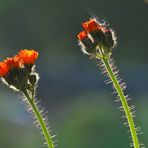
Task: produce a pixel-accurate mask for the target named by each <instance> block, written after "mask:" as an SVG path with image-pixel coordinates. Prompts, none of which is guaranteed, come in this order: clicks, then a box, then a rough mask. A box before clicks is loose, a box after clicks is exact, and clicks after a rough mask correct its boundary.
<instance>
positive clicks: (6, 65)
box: [0, 49, 54, 148]
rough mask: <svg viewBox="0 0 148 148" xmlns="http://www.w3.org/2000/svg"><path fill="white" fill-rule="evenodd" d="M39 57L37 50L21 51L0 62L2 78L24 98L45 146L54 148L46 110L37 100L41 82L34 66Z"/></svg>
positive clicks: (0, 75) (0, 76)
mask: <svg viewBox="0 0 148 148" xmlns="http://www.w3.org/2000/svg"><path fill="white" fill-rule="evenodd" d="M37 57H38V52H37V51H35V50H28V49H24V50H20V51H19V53H18V54H17V55H15V56H13V57H10V58H7V59H6V60H4V61H2V62H0V78H1V79H2V81H3V82H4V83H5V84H6V85H7V86H9V87H10V88H12V89H13V90H15V91H17V92H20V93H21V94H22V95H23V96H24V97H23V101H24V102H25V105H26V108H27V111H29V112H31V114H32V116H33V119H35V121H34V123H35V125H36V127H37V128H39V129H40V130H41V133H42V134H43V135H44V138H45V144H46V145H47V146H48V148H54V144H53V141H52V138H53V136H51V134H50V133H49V126H48V120H47V117H46V114H45V113H44V108H39V106H38V103H39V100H38V99H36V98H35V90H36V87H37V84H38V80H39V76H38V74H37V72H36V70H35V65H34V63H35V61H36V59H37Z"/></svg>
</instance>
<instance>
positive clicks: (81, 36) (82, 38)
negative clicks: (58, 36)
mask: <svg viewBox="0 0 148 148" xmlns="http://www.w3.org/2000/svg"><path fill="white" fill-rule="evenodd" d="M87 38H88V35H87V33H86V32H85V31H81V32H80V33H79V34H78V39H79V40H80V41H81V40H84V39H87Z"/></svg>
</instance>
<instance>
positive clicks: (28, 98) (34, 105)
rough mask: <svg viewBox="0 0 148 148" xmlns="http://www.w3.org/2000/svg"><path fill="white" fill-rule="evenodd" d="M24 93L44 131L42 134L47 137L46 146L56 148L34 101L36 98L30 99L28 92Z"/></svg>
mask: <svg viewBox="0 0 148 148" xmlns="http://www.w3.org/2000/svg"><path fill="white" fill-rule="evenodd" d="M23 93H24V95H25V96H26V98H27V102H28V104H29V105H30V107H31V109H32V111H33V113H34V115H35V117H36V119H37V121H38V123H39V125H40V127H41V130H42V132H43V134H44V137H45V140H46V144H47V146H48V148H54V144H53V142H52V136H51V135H50V134H49V131H48V128H47V126H46V123H45V120H44V119H43V117H42V115H41V113H40V111H39V109H38V107H37V105H36V103H35V101H34V100H35V98H34V97H33V98H32V97H30V96H29V94H28V92H26V91H23ZM32 96H34V95H32Z"/></svg>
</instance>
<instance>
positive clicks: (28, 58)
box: [18, 49, 38, 64]
mask: <svg viewBox="0 0 148 148" xmlns="http://www.w3.org/2000/svg"><path fill="white" fill-rule="evenodd" d="M18 56H19V57H20V58H21V59H22V61H23V63H24V64H34V62H35V60H36V59H37V57H38V52H36V51H34V50H28V49H24V50H20V52H19V53H18Z"/></svg>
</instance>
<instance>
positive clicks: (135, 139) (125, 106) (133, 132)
mask: <svg viewBox="0 0 148 148" xmlns="http://www.w3.org/2000/svg"><path fill="white" fill-rule="evenodd" d="M101 60H102V62H103V63H104V65H105V68H106V70H107V72H108V75H109V77H110V79H111V80H112V83H113V85H114V87H115V89H116V91H117V93H118V95H119V97H120V100H121V103H122V106H123V109H124V112H125V115H126V118H127V121H128V124H129V128H130V132H131V136H132V140H133V146H134V148H139V147H140V145H139V141H138V137H137V133H136V129H135V125H134V120H133V117H132V113H131V111H130V108H129V106H128V103H127V100H126V97H125V95H124V92H123V90H122V88H121V86H120V84H119V82H118V80H117V77H116V76H115V74H114V72H113V70H112V68H111V65H110V63H109V60H108V58H106V57H105V56H103V58H102V59H101Z"/></svg>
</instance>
